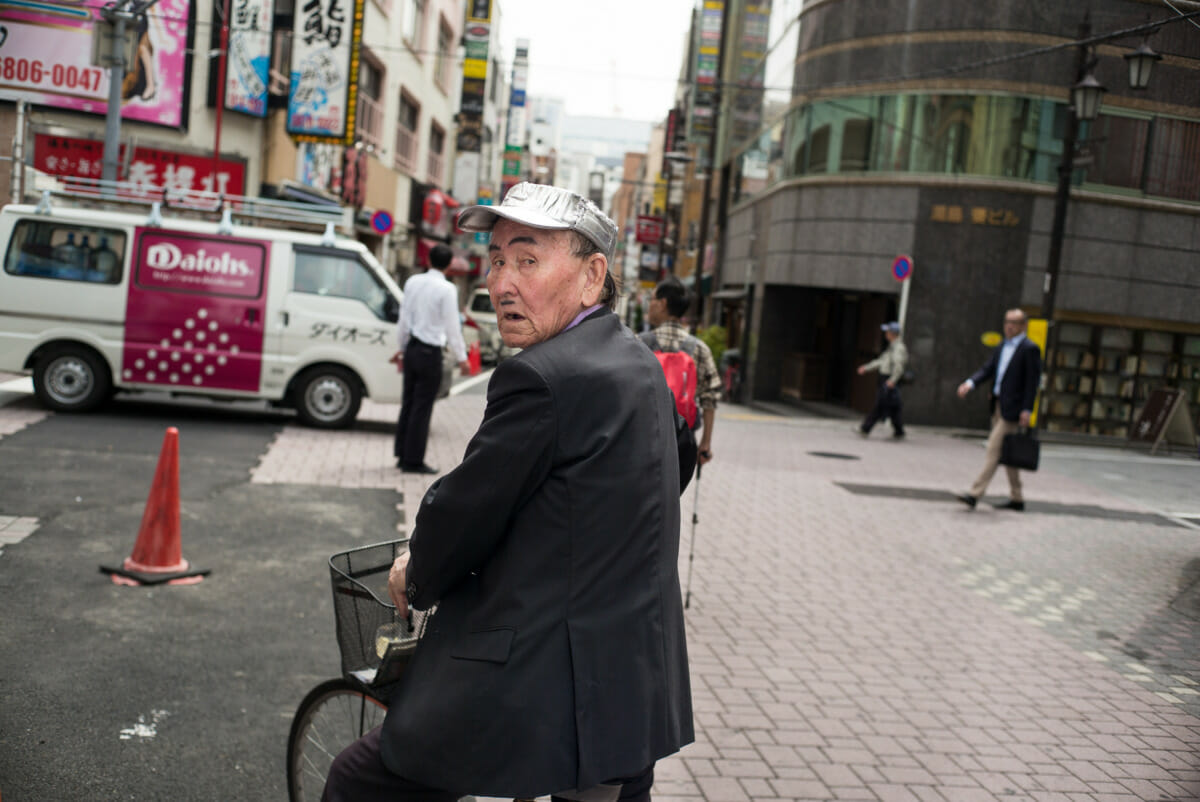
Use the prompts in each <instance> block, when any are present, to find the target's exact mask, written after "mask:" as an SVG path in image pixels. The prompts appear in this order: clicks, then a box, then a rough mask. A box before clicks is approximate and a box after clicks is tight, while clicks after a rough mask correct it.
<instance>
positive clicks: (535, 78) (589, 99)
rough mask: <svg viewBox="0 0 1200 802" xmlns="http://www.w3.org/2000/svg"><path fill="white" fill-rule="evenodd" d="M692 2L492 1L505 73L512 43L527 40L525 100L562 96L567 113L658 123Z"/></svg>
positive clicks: (666, 106) (668, 102) (669, 100)
mask: <svg viewBox="0 0 1200 802" xmlns="http://www.w3.org/2000/svg"><path fill="white" fill-rule="evenodd" d="M698 2H699V0H603V1H602V2H582V1H581V0H567V2H558V3H547V2H546V0H495V4H494V6H493V8H495V7H496V6H498V7H499V9H500V20H499V21H500V37H501V40H500V41H501V47H502V51H501V58H502V59H503V63H504V65H505V67H504V68H505V69H506V70H511V69H512V60H513V56H514V54H515V53H516V41H517V39H528V40H529V84H528V86H527V91H528V93H529V95H531V96H536V97H543V98H549V97H558V98H562V99H563V100H565V101H566V110H567V114H569V115H572V116H595V117H621V118H624V119H629V120H644V121H653V122H659V121H661V120H664V119H666V116H667V112H668V111H669V110H670V108H671V106H672V105H673V101H674V97H675V84H676V81H677V80H678V78H679V69H680V66H681V64H682V61H683V57H684V54H685V53H686V48H685V44H686V43H685V39H686V36H687V32H688V29H689V28H690V26H691V15H692V9H693V8H694V7H695V6H696V5H697V3H698ZM493 14H495V12H494V11H493Z"/></svg>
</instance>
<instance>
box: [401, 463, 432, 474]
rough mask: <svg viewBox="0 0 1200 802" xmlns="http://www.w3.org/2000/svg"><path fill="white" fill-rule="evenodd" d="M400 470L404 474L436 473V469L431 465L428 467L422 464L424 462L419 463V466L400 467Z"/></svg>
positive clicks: (426, 464)
mask: <svg viewBox="0 0 1200 802" xmlns="http://www.w3.org/2000/svg"><path fill="white" fill-rule="evenodd" d="M400 470H402V471H404V472H405V473H437V472H438V469H437V468H435V467H433V466H432V465H429V464H428V463H424V462H423V463H421V464H420V465H401V466H400Z"/></svg>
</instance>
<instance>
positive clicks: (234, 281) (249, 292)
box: [121, 229, 270, 393]
mask: <svg viewBox="0 0 1200 802" xmlns="http://www.w3.org/2000/svg"><path fill="white" fill-rule="evenodd" d="M136 237H137V251H136V253H137V261H136V263H135V267H134V276H133V281H131V282H129V298H128V303H127V307H126V318H125V319H126V323H125V348H124V356H123V359H122V365H121V374H122V377H123V379H124V381H125V382H127V383H134V384H150V385H164V386H168V387H171V386H174V387H177V388H179V389H181V390H183V389H188V390H191V391H193V392H202V391H204V390H236V391H243V392H251V393H255V392H257V391H258V389H259V383H260V377H261V373H262V349H263V317H264V314H265V312H266V295H265V292H264V286H265V272H266V265H267V261H268V258H269V255H270V244H269V243H267V242H260V241H257V240H237V239H232V238H229V237H205V236H202V235H194V234H186V233H181V232H164V231H162V230H150V229H139V230H138V231H137V232H136Z"/></svg>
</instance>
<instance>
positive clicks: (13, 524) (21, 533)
mask: <svg viewBox="0 0 1200 802" xmlns="http://www.w3.org/2000/svg"><path fill="white" fill-rule="evenodd" d="M37 528H38V519H37V518H29V517H20V516H16V515H0V554H4V547H5V546H15V545H16V544H18V543H20V542H21V541H22V540H24V539H25V538H27V537H29V536H30V535H32V534H33V533H34V532H35V531H36V530H37Z"/></svg>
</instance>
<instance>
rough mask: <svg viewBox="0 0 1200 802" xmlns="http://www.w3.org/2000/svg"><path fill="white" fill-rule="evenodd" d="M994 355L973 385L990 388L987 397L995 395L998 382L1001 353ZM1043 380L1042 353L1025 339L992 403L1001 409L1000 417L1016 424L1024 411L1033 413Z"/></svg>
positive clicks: (993, 352) (1005, 373) (979, 371)
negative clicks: (996, 381) (993, 393)
mask: <svg viewBox="0 0 1200 802" xmlns="http://www.w3.org/2000/svg"><path fill="white" fill-rule="evenodd" d="M1003 347H1004V346H1003V345H1000V346H999V347H997V348H996V349H995V350H994V351H992V355H991V357H989V358H988V361H987V362H985V363H984V365H983V367H981V368H980V369H979V370H977V371H975V373H974V374H973V375H972V376H971V381H972V382H974V383H975V386H976V387H983V386H984V385H985V384H986V385H987V390H988V393H989V394H990V393H992V392H993V387H992V385H993V384H994V383H995V380H996V369H997V368H998V367H999V365H1000V349H1001V348H1003ZM1041 380H1042V349H1040V348H1038V346H1037V343H1035V342H1033V341H1032V340H1030V339H1029V338H1028V337H1023V338H1022V339H1021V342H1020V343H1018V344H1017V350H1016V351H1015V352H1014V353H1013V355H1012V360H1011V361H1010V362H1009V363H1008V368H1007V369H1006V370H1005V371H1004V379H1003V380H1001V382H1000V394H999V395H998V396H994V397H993V403H998V404H999V405H1000V417H1002V418H1004V420H1006V421H1012V422H1015V421H1017V420H1018V419H1020V417H1021V412H1022V410H1026V409H1028V410H1030V411H1032V410H1033V403H1034V401H1035V400H1036V399H1037V391H1038V384H1039V383H1040V382H1041Z"/></svg>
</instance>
